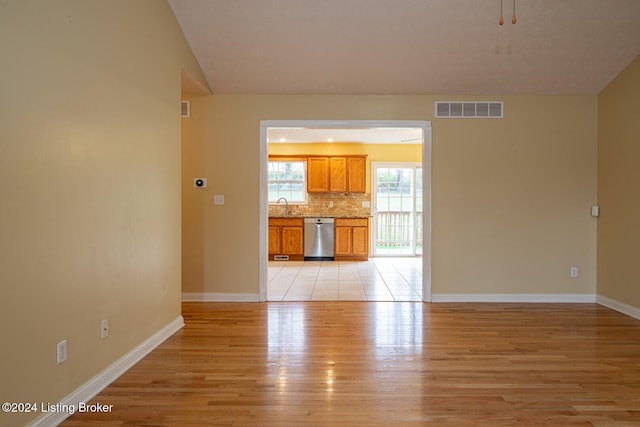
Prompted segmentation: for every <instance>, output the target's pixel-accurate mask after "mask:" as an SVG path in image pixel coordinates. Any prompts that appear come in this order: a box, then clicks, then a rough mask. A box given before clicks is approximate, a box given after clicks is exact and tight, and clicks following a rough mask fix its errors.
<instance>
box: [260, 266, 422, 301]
mask: <svg viewBox="0 0 640 427" xmlns="http://www.w3.org/2000/svg"><path fill="white" fill-rule="evenodd" d="M268 271H269V274H268V276H269V278H268V283H267V300H269V301H422V259H421V258H416V257H413V258H370V259H369V260H368V261H270V262H269V270H268Z"/></svg>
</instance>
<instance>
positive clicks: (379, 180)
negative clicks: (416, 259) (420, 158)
mask: <svg viewBox="0 0 640 427" xmlns="http://www.w3.org/2000/svg"><path fill="white" fill-rule="evenodd" d="M372 166H373V167H372V169H373V181H374V186H373V188H375V191H374V192H373V236H372V240H373V255H374V256H417V255H422V165H421V164H420V163H373V164H372Z"/></svg>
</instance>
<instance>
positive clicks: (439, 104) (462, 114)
mask: <svg viewBox="0 0 640 427" xmlns="http://www.w3.org/2000/svg"><path fill="white" fill-rule="evenodd" d="M503 108H504V104H503V102H502V101H484V102H477V101H436V117H437V118H450V119H467V118H481V119H501V118H502V117H504V114H503Z"/></svg>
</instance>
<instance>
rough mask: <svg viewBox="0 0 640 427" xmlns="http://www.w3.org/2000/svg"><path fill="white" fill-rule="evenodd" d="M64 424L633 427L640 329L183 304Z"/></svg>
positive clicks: (602, 323) (615, 323)
mask: <svg viewBox="0 0 640 427" xmlns="http://www.w3.org/2000/svg"><path fill="white" fill-rule="evenodd" d="M183 310H184V317H185V322H186V326H185V327H184V329H183V330H181V331H179V332H177V333H176V334H175V335H174V336H172V337H171V338H169V339H168V340H167V341H166V342H165V343H163V344H162V345H160V346H159V347H158V348H157V349H156V350H155V351H153V352H152V353H151V354H150V355H149V356H147V357H146V358H145V359H143V360H142V361H141V362H140V363H138V364H137V365H136V366H134V367H133V368H132V369H131V370H129V371H128V372H127V373H125V374H124V375H122V377H120V378H119V379H118V380H116V381H115V382H114V383H113V384H112V385H111V386H109V387H108V388H106V389H105V390H104V391H103V392H102V393H100V394H99V395H98V396H97V397H96V398H95V399H93V401H92V402H101V403H103V404H112V405H113V412H111V413H109V414H81V413H76V414H74V415H73V416H72V417H71V418H70V419H68V420H67V421H66V422H65V423H64V424H63V425H64V426H278V427H281V426H386V427H388V426H467V425H483V426H512V425H517V426H566V425H580V426H616V427H619V426H638V425H640V321H638V320H636V319H633V318H630V317H627V316H625V315H622V314H619V313H617V312H614V311H611V310H609V309H607V308H604V307H601V306H598V305H594V304H574V305H570V304H529V305H525V304H423V303H394V302H367V303H363V302H304V303H295V302H291V303H282V302H278V303H253V304H251V303H185V304H184V305H183Z"/></svg>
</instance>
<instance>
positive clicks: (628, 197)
mask: <svg viewBox="0 0 640 427" xmlns="http://www.w3.org/2000/svg"><path fill="white" fill-rule="evenodd" d="M639 100H640V57H638V58H636V60H635V61H633V62H632V63H631V65H629V67H627V69H626V70H625V71H623V72H622V73H621V74H620V75H619V76H618V77H617V78H616V79H615V80H614V81H613V82H612V83H611V84H610V85H609V86H608V87H607V88H606V89H605V90H604V91H602V93H600V95H599V97H598V112H599V113H598V202H599V204H600V209H601V212H600V213H601V215H600V218H598V295H601V296H604V297H607V298H611V299H613V300H616V301H618V302H621V303H624V304H628V305H631V306H633V307H640V287H639V286H638V273H637V271H636V268H637V262H638V256H637V254H638V242H640V222H639V220H638V219H639V218H640V167H639V165H640V145H639V144H638V141H639V136H640V108H639V107H638V102H639Z"/></svg>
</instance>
